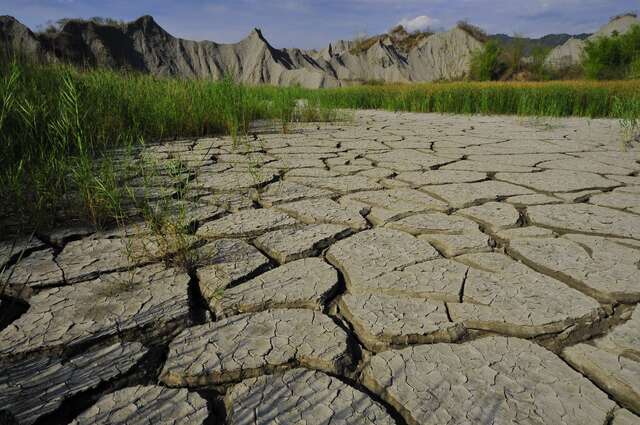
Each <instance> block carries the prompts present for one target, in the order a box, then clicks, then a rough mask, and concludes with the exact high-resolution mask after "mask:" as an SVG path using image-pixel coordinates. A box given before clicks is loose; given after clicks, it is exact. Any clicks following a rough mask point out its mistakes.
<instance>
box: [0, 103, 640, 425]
mask: <svg viewBox="0 0 640 425" xmlns="http://www.w3.org/2000/svg"><path fill="white" fill-rule="evenodd" d="M619 134H620V133H619V128H618V124H617V123H616V122H614V121H607V120H594V121H587V120H582V119H563V120H553V121H543V120H529V119H518V118H509V117H460V116H447V115H445V116H440V115H430V114H424V115H420V114H392V113H386V112H370V111H364V112H358V113H357V116H356V120H355V122H354V123H347V124H330V125H328V124H322V125H320V126H318V127H315V126H308V127H304V128H303V129H300V130H298V131H296V132H293V133H291V134H287V135H281V134H266V133H265V134H258V135H256V137H255V140H251V142H250V143H248V144H246V145H244V144H243V145H242V146H241V147H240V148H239V149H238V148H235V149H234V148H233V147H232V142H231V140H229V139H223V138H211V139H200V140H191V141H178V142H171V143H164V144H160V145H151V146H147V147H146V148H145V151H144V152H141V153H140V155H141V156H145V157H151V158H155V159H157V160H159V161H160V162H162V161H163V160H168V159H171V158H179V159H181V160H182V161H183V162H184V163H186V164H187V165H188V166H189V167H190V168H191V171H190V172H189V174H188V180H189V183H188V185H187V189H188V194H189V199H190V200H189V202H190V207H191V209H190V214H191V215H190V217H191V218H192V221H193V233H194V238H193V239H194V245H193V246H194V249H196V250H199V253H200V254H199V258H200V260H201V261H200V263H199V267H198V268H197V269H196V270H195V271H194V272H192V273H189V274H187V273H184V272H182V271H180V270H179V269H177V268H175V269H174V268H167V267H166V266H165V265H164V263H163V262H160V261H158V260H156V261H153V260H150V261H146V262H139V264H130V260H128V257H127V256H126V255H124V254H123V250H124V249H125V246H126V245H127V243H128V242H127V238H126V237H124V236H122V235H121V234H120V233H119V232H117V231H111V232H92V231H91V230H88V229H84V228H70V229H60V230H59V231H56V232H53V233H50V234H46V235H39V239H37V240H31V241H23V242H21V243H20V246H21V247H22V248H24V249H25V255H24V256H22V258H20V259H19V258H17V257H16V256H15V255H13V256H11V257H12V258H5V260H3V261H5V262H6V263H7V264H8V265H9V268H10V269H11V270H12V271H13V273H12V275H11V276H12V277H11V281H10V282H9V285H8V291H7V294H8V295H7V296H5V297H3V298H2V299H1V304H0V309H1V311H2V313H3V321H2V322H0V326H1V327H0V370H1V371H2V373H0V423H2V424H4V423H7V424H11V423H18V424H63V423H73V424H90V423H91V424H94V423H99V424H125V423H126V424H137V423H140V424H142V423H153V424H165V423H166V424H176V423H188V424H223V423H228V424H273V423H278V424H293V423H305V424H328V423H333V424H340V423H345V424H346V423H348V424H387V423H388V424H508V423H509V424H515V423H518V424H580V425H583V424H594V425H595V424H597V425H607V424H614V425H628V424H638V423H640V418H639V417H638V416H637V415H640V308H638V307H637V305H638V303H639V302H640V280H639V278H638V276H640V176H639V174H640V163H639V162H638V160H639V159H640V155H639V153H640V150H639V149H638V148H637V147H634V148H631V149H629V150H626V151H623V150H622V148H621V145H620V142H619V139H620V136H619ZM252 139H253V138H252ZM157 180H158V181H157V182H156V184H157V189H158V190H154V191H152V192H153V193H154V196H171V195H172V190H171V188H170V187H167V185H166V181H164V180H163V179H162V178H159V179H157ZM8 252H9V247H8V245H7V244H5V245H3V246H0V255H1V254H4V255H5V257H8V255H6V253H8Z"/></svg>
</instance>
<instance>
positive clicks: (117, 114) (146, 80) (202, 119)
mask: <svg viewBox="0 0 640 425" xmlns="http://www.w3.org/2000/svg"><path fill="white" fill-rule="evenodd" d="M298 99H306V102H304V103H303V106H296V104H297V101H298ZM342 108H344V109H386V110H390V111H411V112H440V113H464V114H518V115H534V116H585V117H609V118H620V119H623V120H625V121H624V122H626V123H629V125H628V127H629V128H630V129H631V130H630V131H634V129H636V128H637V123H638V121H637V118H638V117H639V116H640V82H639V81H637V80H636V81H620V82H553V83H466V82H458V83H436V84H416V85H374V86H357V87H348V88H340V89H325V90H307V89H303V88H299V87H292V88H276V87H265V86H263V87H246V86H242V85H239V84H236V83H234V82H233V81H230V80H228V79H225V80H223V81H219V82H213V81H203V80H180V79H170V78H159V77H153V76H149V75H141V74H136V73H118V72H114V71H107V70H86V71H82V70H78V69H75V68H71V67H67V66H57V65H56V66H51V65H50V66H42V65H29V64H24V63H6V62H4V63H2V64H0V195H1V196H2V200H3V203H2V205H0V217H4V218H7V217H17V218H20V219H21V220H22V221H24V222H26V223H27V224H28V225H29V226H33V225H40V224H41V223H43V222H47V221H48V220H51V219H52V218H53V217H54V216H56V215H58V216H60V215H61V213H64V217H70V216H72V217H73V216H84V217H85V218H87V217H88V218H89V219H91V220H93V221H97V219H98V217H100V216H101V215H103V214H104V212H103V210H105V209H108V208H107V207H108V204H110V203H113V202H114V199H115V198H116V197H117V194H116V193H115V192H116V189H117V188H118V187H119V186H120V185H121V176H120V175H119V171H118V169H117V167H116V166H115V165H114V164H115V163H117V162H118V161H113V160H112V158H111V156H112V155H122V152H123V150H122V149H120V150H119V151H115V150H114V148H123V147H124V148H134V147H135V146H137V145H140V144H142V143H144V141H145V140H151V141H153V140H158V139H164V138H173V137H181V138H190V137H194V138H195V137H200V136H205V135H217V134H230V135H232V136H233V137H234V139H235V140H241V139H242V138H243V136H244V135H246V134H247V131H248V128H249V125H250V123H251V122H252V121H254V120H258V119H263V120H264V119H266V120H273V121H274V122H276V123H277V124H278V127H279V128H281V130H282V131H284V132H286V131H288V129H289V127H290V124H291V123H292V122H295V121H306V122H308V121H335V120H336V119H338V117H339V114H338V113H337V112H336V111H337V110H338V109H342ZM634 120H635V121H634ZM97 159H100V161H97ZM71 194H73V195H71ZM3 223H4V222H0V231H1V230H3V229H2V228H1V227H3ZM29 230H31V229H29ZM0 233H1V232H0Z"/></svg>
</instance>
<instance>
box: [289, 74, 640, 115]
mask: <svg viewBox="0 0 640 425" xmlns="http://www.w3.org/2000/svg"><path fill="white" fill-rule="evenodd" d="M293 90H295V89H293ZM295 96H296V97H304V98H308V99H312V100H314V101H316V102H318V103H319V104H321V105H324V106H326V107H335V108H353V109H385V110H389V111H408V112H438V113H455V114H500V115H532V116H552V117H569V116H577V117H589V118H623V117H624V115H625V114H626V113H633V112H635V113H636V114H640V81H638V80H631V81H617V82H616V81H609V82H595V81H593V82H592V81H564V82H545V83H543V82H540V83H535V82H527V83H518V82H504V83H502V82H456V83H435V84H414V85H408V84H407V85H381V86H356V87H348V88H340V89H325V90H303V89H297V90H296V93H295Z"/></svg>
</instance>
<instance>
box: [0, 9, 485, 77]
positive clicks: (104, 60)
mask: <svg viewBox="0 0 640 425" xmlns="http://www.w3.org/2000/svg"><path fill="white" fill-rule="evenodd" d="M400 41H401V39H399V38H396V37H391V36H390V37H380V36H379V37H377V39H376V41H375V42H374V43H370V45H368V46H367V48H366V49H362V48H358V47H360V46H357V45H356V43H354V42H350V41H339V42H337V43H334V44H332V45H330V46H329V47H328V48H326V49H323V50H320V51H316V50H311V51H306V50H300V49H277V48H274V47H272V46H271V45H270V44H269V42H268V41H267V40H266V39H265V38H264V36H263V35H262V33H261V32H260V31H259V30H257V29H255V30H253V31H252V32H251V34H249V36H248V37H247V38H245V39H243V40H241V41H240V42H238V43H235V44H219V43H215V42H212V41H191V40H184V39H180V38H176V37H173V36H172V35H171V34H169V33H168V32H166V31H165V30H164V29H162V27H160V26H159V25H158V24H157V23H156V22H155V21H154V20H153V18H152V17H150V16H143V17H141V18H139V19H137V20H136V21H133V22H130V23H126V24H122V25H114V24H101V23H98V22H93V21H79V20H70V21H68V22H66V23H65V24H64V25H63V26H62V28H60V30H59V31H56V32H52V33H42V34H41V33H33V32H32V31H31V30H29V29H28V28H27V27H26V26H24V25H23V24H21V23H20V22H18V21H17V20H16V19H15V18H13V17H10V16H2V17H0V47H2V48H4V50H9V51H14V52H19V53H20V54H22V55H25V56H27V57H31V58H37V59H38V60H42V61H46V62H57V61H61V62H71V63H76V64H81V65H89V66H100V67H109V68H115V69H122V68H124V69H133V70H137V71H141V72H147V73H151V74H154V75H160V76H177V77H185V78H214V79H219V78H222V76H223V75H231V76H233V77H234V78H236V79H237V80H239V81H242V82H244V83H248V84H273V85H283V86H288V85H295V84H299V85H301V86H304V87H311V88H316V87H338V86H343V85H347V84H350V83H352V82H354V81H367V80H381V81H385V82H417V81H434V80H450V79H458V78H461V77H463V76H464V75H466V74H467V73H468V70H469V62H470V59H471V55H472V53H473V51H475V50H477V49H479V48H481V47H482V42H480V41H478V40H477V39H476V38H474V36H473V35H472V34H470V33H469V32H467V31H465V30H463V29H461V28H454V29H452V30H450V31H447V32H443V33H438V34H433V35H431V34H428V35H427V34H425V36H424V37H421V38H420V39H419V40H418V41H417V42H416V43H415V45H412V46H411V47H410V48H406V46H400V45H397V43H398V42H400Z"/></svg>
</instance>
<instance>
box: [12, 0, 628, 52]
mask: <svg viewBox="0 0 640 425" xmlns="http://www.w3.org/2000/svg"><path fill="white" fill-rule="evenodd" d="M637 9H640V2H639V1H638V0H179V1H176V0H0V14H8V15H13V16H15V17H16V18H18V19H19V20H20V21H22V22H23V23H25V24H26V25H28V26H29V27H31V28H36V27H37V26H38V25H41V24H43V23H45V22H46V21H48V20H55V19H59V18H63V17H69V16H71V17H85V18H86V17H91V16H109V17H113V18H118V19H124V20H131V19H135V18H137V17H138V16H141V15H144V14H149V15H152V16H154V18H155V19H156V20H157V21H158V23H159V24H160V25H162V26H163V27H164V28H165V29H166V30H167V31H169V32H170V33H172V34H173V35H175V36H179V37H183V38H189V39H196V40H204V39H207V40H214V41H217V42H235V41H238V40H239V39H241V38H243V37H244V36H245V35H247V34H248V33H249V31H250V30H251V29H252V28H253V27H259V28H261V29H262V31H263V34H264V35H265V37H266V38H267V39H268V40H269V41H270V42H271V44H273V45H274V46H276V47H305V48H310V47H323V46H325V45H326V44H328V43H329V42H330V41H332V40H336V39H341V38H352V37H354V36H355V35H357V34H359V33H368V34H376V33H380V32H384V31H386V30H388V29H389V28H391V27H392V26H394V25H395V24H397V23H399V22H404V23H407V24H409V26H411V27H414V28H420V27H424V26H425V25H429V26H431V27H434V28H448V27H450V26H452V25H454V24H455V23H456V22H457V21H458V20H460V19H467V20H468V21H469V22H471V23H474V24H476V25H479V26H481V27H483V28H485V29H486V30H487V31H489V32H490V33H496V32H504V33H508V34H513V33H515V32H518V33H520V34H523V35H528V36H540V35H544V34H548V33H557V32H568V33H580V32H592V31H594V30H595V29H597V28H598V27H599V26H600V25H602V24H604V23H606V21H607V19H608V18H609V17H610V16H612V15H615V14H618V13H622V12H627V11H633V10H637Z"/></svg>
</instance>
